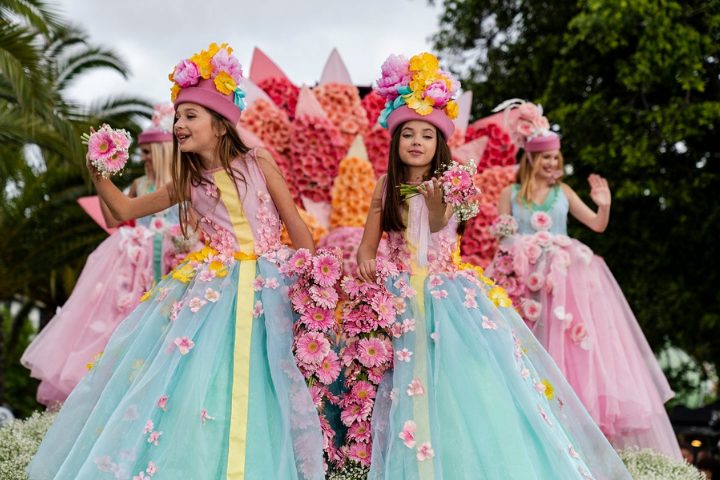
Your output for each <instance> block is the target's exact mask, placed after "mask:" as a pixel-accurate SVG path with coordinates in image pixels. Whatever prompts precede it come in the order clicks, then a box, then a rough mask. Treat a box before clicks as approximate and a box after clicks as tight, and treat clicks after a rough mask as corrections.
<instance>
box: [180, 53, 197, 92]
mask: <svg viewBox="0 0 720 480" xmlns="http://www.w3.org/2000/svg"><path fill="white" fill-rule="evenodd" d="M173 80H174V81H175V83H177V84H178V85H179V86H180V88H186V87H190V86H192V85H197V83H198V81H199V80H200V71H199V70H198V68H197V65H195V64H194V63H193V62H191V61H189V60H180V63H178V64H177V65H175V71H174V72H173Z"/></svg>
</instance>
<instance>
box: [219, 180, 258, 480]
mask: <svg viewBox="0 0 720 480" xmlns="http://www.w3.org/2000/svg"><path fill="white" fill-rule="evenodd" d="M213 176H214V179H215V185H216V186H217V188H218V190H219V191H220V199H221V200H222V202H223V204H224V205H225V208H226V209H227V211H228V214H229V215H230V221H231V223H232V226H233V231H234V233H235V238H236V239H237V242H238V246H239V249H240V251H239V252H236V253H235V254H234V258H235V259H236V260H238V261H239V262H240V263H239V273H238V290H237V299H236V307H235V341H234V349H233V385H232V406H231V415H230V442H229V443H230V445H229V452H228V464H227V478H228V479H230V480H241V479H243V478H245V449H246V446H247V419H248V399H249V393H250V391H249V390H250V347H251V345H250V339H251V338H252V323H253V307H254V305H253V300H254V298H255V292H254V290H253V288H252V283H253V280H254V279H255V272H256V267H257V260H256V259H257V256H256V255H255V254H254V253H253V252H254V251H255V241H254V239H253V234H252V228H251V227H250V223H249V222H248V219H247V218H246V217H245V212H244V211H243V207H242V202H241V201H240V197H239V194H238V191H237V188H236V185H235V180H234V179H233V178H231V177H230V176H229V175H228V174H227V172H225V171H224V170H221V171H219V172H216V173H215V174H214V175H213Z"/></svg>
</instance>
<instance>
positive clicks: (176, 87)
mask: <svg viewBox="0 0 720 480" xmlns="http://www.w3.org/2000/svg"><path fill="white" fill-rule="evenodd" d="M178 93H180V85H178V84H177V83H173V86H172V87H170V100H171V101H173V102H174V101H175V99H176V98H177V96H178Z"/></svg>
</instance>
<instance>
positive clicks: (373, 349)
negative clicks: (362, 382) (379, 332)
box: [358, 338, 387, 368]
mask: <svg viewBox="0 0 720 480" xmlns="http://www.w3.org/2000/svg"><path fill="white" fill-rule="evenodd" d="M358 360H360V363H362V364H363V365H364V366H366V367H368V368H372V367H377V366H378V365H382V364H383V363H385V361H386V360H387V352H386V350H385V344H384V343H383V342H382V340H380V339H379V338H363V339H361V340H360V341H359V342H358Z"/></svg>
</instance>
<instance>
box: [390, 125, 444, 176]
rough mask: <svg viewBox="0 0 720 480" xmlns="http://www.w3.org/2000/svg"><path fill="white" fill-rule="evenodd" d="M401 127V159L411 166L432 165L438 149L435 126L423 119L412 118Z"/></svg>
mask: <svg viewBox="0 0 720 480" xmlns="http://www.w3.org/2000/svg"><path fill="white" fill-rule="evenodd" d="M400 128H401V130H400V143H399V150H400V151H399V152H398V153H399V155H400V160H402V162H403V163H404V164H405V165H406V166H409V167H426V166H428V165H430V163H431V162H432V159H433V157H434V156H435V150H436V149H437V130H436V129H435V127H434V126H433V125H432V124H430V123H428V122H425V121H422V120H410V121H409V122H405V123H404V124H403V125H402V127H400Z"/></svg>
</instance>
